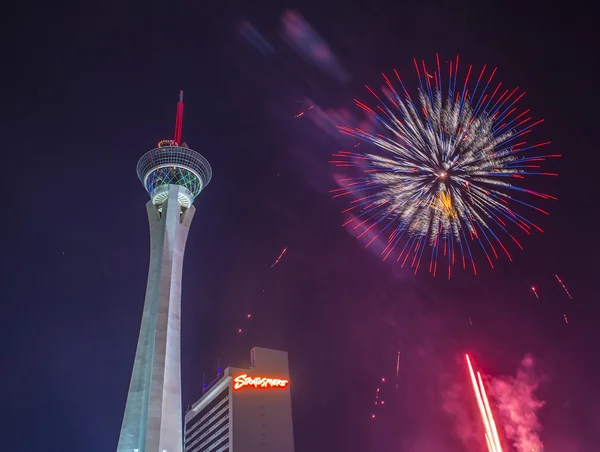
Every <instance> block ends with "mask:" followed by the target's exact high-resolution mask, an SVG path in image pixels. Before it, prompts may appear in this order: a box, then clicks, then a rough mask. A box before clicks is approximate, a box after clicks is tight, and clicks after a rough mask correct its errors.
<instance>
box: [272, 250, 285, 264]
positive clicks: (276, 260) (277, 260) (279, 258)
mask: <svg viewBox="0 0 600 452" xmlns="http://www.w3.org/2000/svg"><path fill="white" fill-rule="evenodd" d="M286 251H287V246H286V247H285V248H284V249H283V251H282V252H281V254H280V255H279V257H278V258H277V259H275V262H273V264H272V265H271V268H273V267H275V266H276V265H277V264H278V263H279V261H280V260H281V258H282V257H283V255H284V254H285V252H286Z"/></svg>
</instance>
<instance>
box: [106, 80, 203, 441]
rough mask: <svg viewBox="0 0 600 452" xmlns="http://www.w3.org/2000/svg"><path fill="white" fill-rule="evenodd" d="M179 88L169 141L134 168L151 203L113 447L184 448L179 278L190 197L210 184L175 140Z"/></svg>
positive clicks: (194, 157) (197, 159)
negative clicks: (137, 315)
mask: <svg viewBox="0 0 600 452" xmlns="http://www.w3.org/2000/svg"><path fill="white" fill-rule="evenodd" d="M182 120H183V92H180V95H179V103H178V104H177V119H176V125H175V139H174V140H165V141H161V142H160V143H159V144H158V147H157V148H155V149H152V150H151V151H149V152H147V153H146V154H144V156H143V157H142V158H141V159H140V161H139V162H138V165H137V174H138V176H139V178H140V180H141V181H142V183H143V184H144V187H145V188H146V190H147V192H148V194H149V195H150V201H148V203H147V204H146V211H147V213H148V222H149V223H150V268H149V270H148V282H147V285H146V299H145V301H144V310H143V313H142V325H141V328H140V335H139V339H138V344H137V349H136V353H135V361H134V364H133V372H132V374H131V381H130V384H129V392H128V394H127V403H126V406H125V414H124V416H123V424H122V427H121V434H120V436H119V443H118V446H117V452H182V451H183V431H182V430H183V429H182V406H181V276H182V268H183V254H184V251H185V243H186V240H187V235H188V231H189V228H190V224H191V222H192V218H193V217H194V212H195V210H196V209H195V208H194V206H193V202H194V199H195V198H196V196H198V194H199V193H200V192H201V191H202V190H203V189H204V188H205V187H206V185H208V183H209V182H210V179H211V176H212V169H211V167H210V164H209V163H208V161H207V160H206V159H205V158H204V157H202V156H201V155H200V154H198V153H197V152H195V151H193V150H191V149H189V148H188V147H187V145H186V144H185V143H183V144H180V143H181V128H182Z"/></svg>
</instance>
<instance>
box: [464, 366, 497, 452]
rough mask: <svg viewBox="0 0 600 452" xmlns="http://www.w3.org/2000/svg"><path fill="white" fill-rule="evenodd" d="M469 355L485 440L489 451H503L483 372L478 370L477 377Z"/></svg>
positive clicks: (470, 372) (470, 371) (470, 373)
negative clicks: (482, 375) (482, 376)
mask: <svg viewBox="0 0 600 452" xmlns="http://www.w3.org/2000/svg"><path fill="white" fill-rule="evenodd" d="M466 357H467V366H468V368H469V375H470V377H471V383H472V385H473V391H474V392H475V398H476V399H477V406H478V407H479V412H480V413H481V419H482V421H483V426H484V427H485V441H486V444H487V447H488V451H489V452H502V445H501V444H500V438H499V437H498V430H497V429H496V421H495V420H494V415H493V414H492V410H491V408H490V403H489V401H488V398H487V394H486V392H485V387H484V386H483V380H482V379H481V374H480V373H479V372H477V378H475V372H474V371H473V366H472V365H471V360H470V358H469V355H466Z"/></svg>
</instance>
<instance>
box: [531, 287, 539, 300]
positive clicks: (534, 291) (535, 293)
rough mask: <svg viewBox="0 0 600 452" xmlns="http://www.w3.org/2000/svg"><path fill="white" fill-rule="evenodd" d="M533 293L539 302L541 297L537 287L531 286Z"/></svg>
mask: <svg viewBox="0 0 600 452" xmlns="http://www.w3.org/2000/svg"><path fill="white" fill-rule="evenodd" d="M531 291H532V292H533V294H534V295H535V298H537V299H538V300H539V299H540V296H539V295H538V293H537V290H536V288H535V286H531Z"/></svg>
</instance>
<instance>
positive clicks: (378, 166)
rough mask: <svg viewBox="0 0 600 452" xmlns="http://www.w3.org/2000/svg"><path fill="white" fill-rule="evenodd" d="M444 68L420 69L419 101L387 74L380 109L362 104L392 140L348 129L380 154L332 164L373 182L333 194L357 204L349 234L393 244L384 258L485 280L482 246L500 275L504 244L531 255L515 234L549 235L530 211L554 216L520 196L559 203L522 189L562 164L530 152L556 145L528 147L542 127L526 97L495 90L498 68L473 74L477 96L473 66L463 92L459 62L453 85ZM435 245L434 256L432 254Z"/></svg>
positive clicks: (356, 181) (453, 66)
mask: <svg viewBox="0 0 600 452" xmlns="http://www.w3.org/2000/svg"><path fill="white" fill-rule="evenodd" d="M436 61H437V66H436V67H435V68H432V69H430V68H428V67H427V66H426V64H425V62H424V61H421V62H420V63H418V62H417V60H414V63H415V68H416V71H417V75H418V78H419V88H418V94H417V96H416V98H415V99H413V97H411V94H410V93H409V92H408V90H407V89H406V87H405V85H404V83H403V82H402V80H401V78H400V75H399V74H398V72H397V71H394V76H395V78H397V80H398V82H397V84H398V85H399V87H400V89H398V90H397V89H396V87H394V84H392V82H391V80H390V78H388V77H387V76H386V75H383V78H384V81H385V86H384V87H383V88H382V92H383V94H384V96H383V97H380V96H379V95H378V94H376V93H375V91H373V90H372V89H371V88H369V87H367V89H368V90H369V91H370V92H371V94H372V95H373V96H375V98H376V99H377V101H378V102H379V103H378V105H377V106H376V107H375V108H371V107H369V106H368V105H366V104H364V103H363V102H361V101H358V100H356V101H355V102H356V104H357V105H358V106H359V107H360V108H361V109H363V110H364V111H365V112H367V113H368V114H369V115H372V116H373V117H374V118H375V119H376V120H377V121H379V123H380V124H381V125H382V126H383V128H384V129H386V131H387V133H388V135H387V136H385V135H382V134H370V133H368V132H366V131H365V130H363V129H361V128H354V129H353V128H349V127H345V126H339V130H340V131H341V132H342V133H343V134H346V135H349V136H352V137H355V138H357V139H359V140H362V141H363V142H366V143H370V144H372V145H374V146H375V147H376V148H377V150H378V151H379V154H374V153H373V154H370V153H369V154H360V153H355V152H347V151H339V152H338V153H336V154H334V155H333V156H334V159H333V160H332V161H331V163H333V164H335V165H337V166H341V167H358V168H359V169H361V170H362V171H363V172H364V174H363V175H362V176H360V177H356V178H347V179H343V180H342V181H341V182H342V184H343V187H342V188H338V189H336V190H332V192H333V193H334V197H340V196H345V195H350V194H353V195H355V198H356V199H354V200H353V201H352V202H351V205H350V207H349V208H347V209H346V210H344V211H343V212H344V213H350V214H352V217H351V218H350V219H349V220H348V221H346V222H345V224H344V225H345V226H350V227H352V228H354V229H358V228H363V230H362V232H361V233H360V235H359V237H361V236H362V235H364V234H366V233H367V232H368V231H369V230H371V228H373V227H375V226H377V228H376V231H378V232H377V233H376V234H375V236H374V237H373V238H372V239H371V240H370V241H369V242H368V243H367V246H369V245H370V244H371V243H373V241H375V239H376V238H377V237H379V236H382V237H385V238H386V239H387V246H386V247H385V249H384V250H383V252H382V255H383V257H384V259H387V258H388V257H389V256H391V255H393V257H395V258H396V260H397V261H402V265H405V264H406V263H407V262H408V261H409V259H410V265H411V267H413V268H414V271H415V273H416V272H417V271H418V269H419V267H420V266H421V263H422V260H423V259H424V258H425V259H426V260H429V271H430V272H432V273H433V274H434V275H435V274H436V273H437V267H438V261H440V260H441V259H442V258H443V259H445V260H446V261H447V262H448V278H450V275H451V268H452V266H453V265H455V264H456V261H458V262H459V263H460V264H462V266H463V268H466V266H467V265H469V266H470V267H472V269H473V272H474V273H475V274H477V266H476V263H475V259H474V254H473V248H475V247H477V248H480V249H482V250H483V253H484V254H485V256H486V258H487V261H488V263H489V264H490V266H491V267H492V268H493V267H494V264H493V260H492V258H496V259H497V258H498V255H499V254H500V253H504V254H506V256H507V257H508V259H510V260H512V258H511V256H510V254H509V251H508V249H507V247H506V246H505V244H504V242H503V240H504V239H503V238H501V236H504V237H508V238H509V239H510V240H512V241H514V242H515V244H516V245H517V246H518V247H519V248H522V246H521V244H520V243H519V241H518V240H517V238H516V237H515V236H514V235H513V233H512V232H510V229H511V228H519V229H520V230H522V231H523V232H524V233H525V234H530V233H531V232H532V231H533V230H534V229H535V230H538V231H540V232H543V231H542V229H541V228H540V227H539V226H537V225H536V224H534V223H533V222H532V221H530V220H529V219H527V218H526V217H525V216H523V214H522V213H521V212H522V211H523V210H527V209H532V210H535V211H538V212H541V213H543V214H546V215H548V212H546V211H545V210H542V209H541V208H539V207H536V206H535V205H533V204H532V201H531V200H530V199H525V200H521V199H518V195H523V196H526V197H531V198H539V199H542V200H551V199H552V200H555V199H556V198H555V197H553V196H551V195H548V194H545V193H540V192H537V191H534V190H531V189H529V188H525V187H524V186H521V185H519V182H520V181H521V182H522V180H523V179H525V178H526V176H530V175H531V176H537V175H544V176H556V175H557V174H555V173H548V172H543V171H542V170H541V167H540V163H541V162H542V161H544V160H546V159H547V158H550V157H560V155H559V154H553V155H535V154H536V153H534V155H531V154H530V153H529V151H532V150H533V149H536V148H538V147H540V146H544V145H547V144H549V143H550V142H549V141H546V142H541V143H537V144H532V143H528V142H527V141H526V135H527V134H529V133H530V132H531V131H532V129H533V128H534V127H535V126H537V125H538V124H540V123H542V122H543V120H539V121H534V120H533V119H532V117H531V116H529V110H528V109H526V110H523V109H520V108H519V107H518V106H517V104H518V102H519V101H520V100H521V99H522V98H523V96H524V95H525V92H518V88H515V89H513V90H512V91H511V90H508V89H504V88H502V83H498V84H496V83H495V82H493V79H494V76H495V74H496V69H494V70H492V71H487V67H486V66H484V67H483V69H482V70H481V72H480V73H479V74H478V75H474V77H473V80H476V82H474V83H472V85H473V84H474V87H473V88H471V87H470V86H471V85H469V79H470V78H471V73H472V70H473V67H472V66H469V68H468V72H467V75H466V77H465V79H464V82H460V83H459V82H458V78H459V77H458V68H459V58H458V57H456V60H455V61H451V62H450V63H449V76H448V80H447V81H444V80H443V79H442V69H441V66H440V61H439V57H438V56H437V55H436ZM382 234H383V235H382ZM428 246H429V247H430V248H431V250H430V251H429V252H428V253H427V254H425V249H426V248H428ZM428 255H429V256H428ZM424 256H425V257H424Z"/></svg>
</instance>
